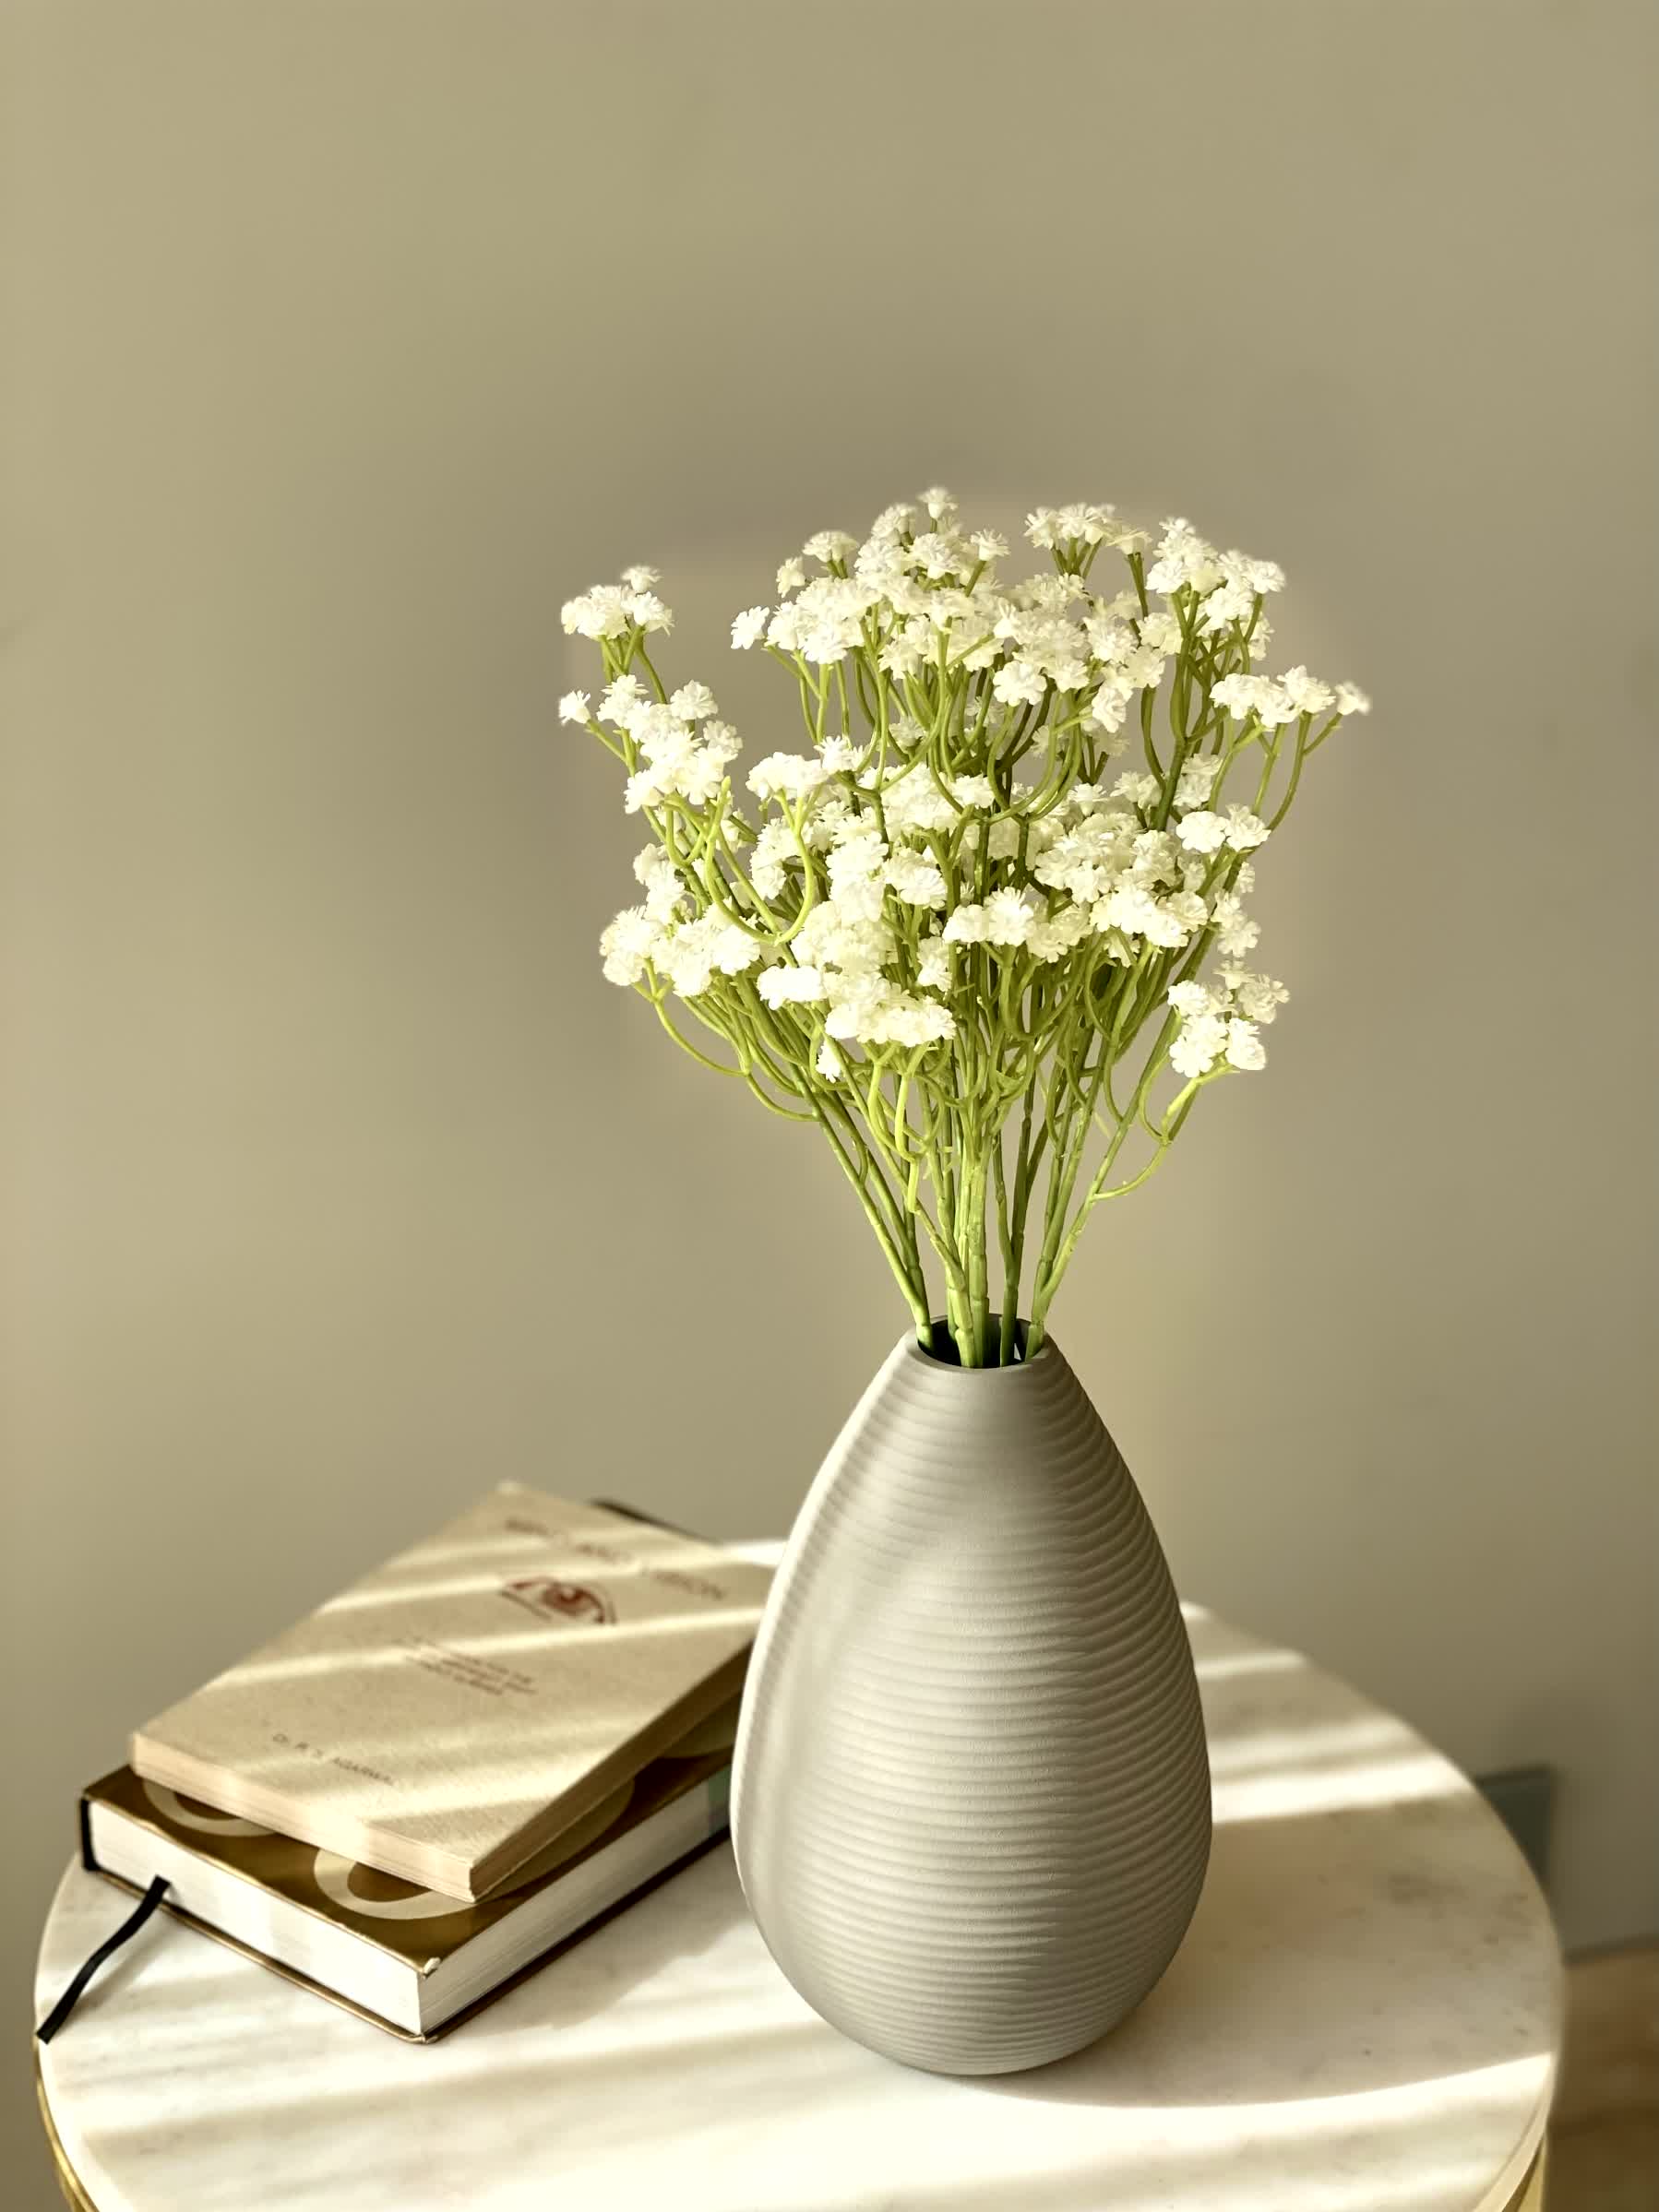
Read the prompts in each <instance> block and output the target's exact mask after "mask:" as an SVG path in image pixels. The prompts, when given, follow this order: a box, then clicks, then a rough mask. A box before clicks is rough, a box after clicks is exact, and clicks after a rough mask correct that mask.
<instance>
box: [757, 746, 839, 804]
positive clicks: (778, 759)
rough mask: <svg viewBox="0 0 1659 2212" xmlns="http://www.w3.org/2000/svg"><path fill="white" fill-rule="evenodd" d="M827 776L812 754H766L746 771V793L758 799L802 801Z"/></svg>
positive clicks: (820, 762) (819, 762) (824, 780)
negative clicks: (747, 789) (749, 792)
mask: <svg viewBox="0 0 1659 2212" xmlns="http://www.w3.org/2000/svg"><path fill="white" fill-rule="evenodd" d="M828 778H829V770H828V769H827V768H826V767H825V766H824V764H823V762H822V761H821V760H819V759H818V757H817V756H816V755H813V754H810V753H769V754H768V755H767V756H766V758H765V759H764V760H760V761H757V762H756V764H755V766H754V767H752V768H751V769H750V770H749V789H750V791H753V792H754V794H755V796H756V797H757V798H758V799H777V798H785V799H804V798H806V795H807V794H808V793H809V792H811V791H817V790H818V787H819V785H820V784H822V783H824V782H826V781H827V780H828Z"/></svg>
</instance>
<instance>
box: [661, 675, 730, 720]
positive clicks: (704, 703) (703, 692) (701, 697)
mask: <svg viewBox="0 0 1659 2212" xmlns="http://www.w3.org/2000/svg"><path fill="white" fill-rule="evenodd" d="M668 704H669V706H670V707H671V708H673V709H674V713H675V714H677V715H678V716H679V718H680V719H681V721H683V722H706V721H707V720H708V719H709V717H710V715H711V714H717V713H718V712H719V711H720V710H719V708H717V707H716V706H715V704H714V694H713V693H712V692H711V691H710V689H709V686H708V685H707V684H681V685H680V688H679V690H678V691H676V692H675V693H674V696H673V697H672V698H671V699H670V700H669V702H668Z"/></svg>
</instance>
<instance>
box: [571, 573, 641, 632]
mask: <svg viewBox="0 0 1659 2212" xmlns="http://www.w3.org/2000/svg"><path fill="white" fill-rule="evenodd" d="M629 596H630V595H629V594H628V592H627V590H626V589H624V587H623V586H622V585H620V584H595V585H594V587H593V589H591V591H584V592H583V593H582V594H581V596H580V597H579V599H568V600H567V601H565V604H564V606H563V607H562V608H561V609H560V610H559V620H560V622H561V623H562V624H564V626H565V631H566V634H567V636H581V637H592V638H602V637H620V636H623V634H624V633H625V631H626V630H627V626H628V621H629V614H628V601H629Z"/></svg>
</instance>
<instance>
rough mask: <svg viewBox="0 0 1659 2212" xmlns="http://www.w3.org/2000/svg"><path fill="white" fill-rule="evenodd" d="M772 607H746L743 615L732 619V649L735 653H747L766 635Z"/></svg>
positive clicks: (737, 615)
mask: <svg viewBox="0 0 1659 2212" xmlns="http://www.w3.org/2000/svg"><path fill="white" fill-rule="evenodd" d="M770 613H771V609H770V607H746V608H745V609H744V611H743V612H742V613H741V614H736V615H734V616H733V618H732V648H733V650H734V652H739V653H746V652H747V651H748V649H749V648H750V647H751V646H752V645H756V644H758V642H759V640H760V638H761V637H762V636H764V635H765V632H766V624H767V618H768V617H769V616H770Z"/></svg>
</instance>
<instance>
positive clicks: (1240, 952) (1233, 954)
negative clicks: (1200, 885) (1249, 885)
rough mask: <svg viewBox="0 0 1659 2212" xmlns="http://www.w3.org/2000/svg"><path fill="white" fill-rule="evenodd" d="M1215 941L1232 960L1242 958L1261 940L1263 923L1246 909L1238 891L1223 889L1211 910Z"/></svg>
mask: <svg viewBox="0 0 1659 2212" xmlns="http://www.w3.org/2000/svg"><path fill="white" fill-rule="evenodd" d="M1210 921H1211V926H1212V927H1213V929H1214V931H1215V941H1216V943H1217V945H1220V947H1221V949H1222V951H1223V953H1224V954H1225V955H1226V957H1227V958H1228V959H1230V960H1238V959H1242V958H1243V957H1244V956H1245V954H1246V953H1247V952H1249V951H1250V950H1251V949H1252V948H1253V947H1254V946H1255V945H1257V944H1258V943H1259V940H1260V937H1261V924H1260V922H1253V921H1252V920H1251V919H1250V917H1249V915H1247V913H1246V912H1245V910H1244V901H1243V899H1241V898H1239V897H1238V895H1237V893H1236V892H1234V891H1223V893H1222V895H1221V897H1220V898H1218V899H1217V900H1216V902H1215V905H1214V907H1213V908H1212V909H1211V915H1210Z"/></svg>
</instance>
